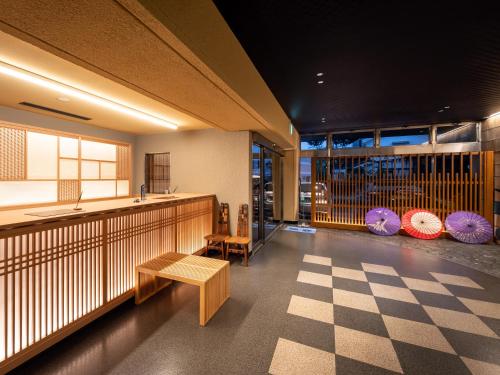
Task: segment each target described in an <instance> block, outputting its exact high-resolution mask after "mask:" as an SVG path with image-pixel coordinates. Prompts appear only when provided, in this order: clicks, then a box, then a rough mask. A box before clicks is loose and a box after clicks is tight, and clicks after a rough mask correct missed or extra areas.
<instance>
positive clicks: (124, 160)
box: [116, 145, 130, 180]
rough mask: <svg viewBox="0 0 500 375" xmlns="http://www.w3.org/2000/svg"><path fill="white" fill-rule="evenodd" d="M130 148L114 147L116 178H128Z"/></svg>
mask: <svg viewBox="0 0 500 375" xmlns="http://www.w3.org/2000/svg"><path fill="white" fill-rule="evenodd" d="M129 152H130V147H129V146H123V145H118V146H117V147H116V178H117V179H118V180H128V179H129V178H130V164H129V160H130V155H129Z"/></svg>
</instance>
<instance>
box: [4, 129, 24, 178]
mask: <svg viewBox="0 0 500 375" xmlns="http://www.w3.org/2000/svg"><path fill="white" fill-rule="evenodd" d="M25 134H26V132H25V131H24V130H20V129H12V128H2V127H0V180H22V179H24V177H25V176H24V172H25V167H26V165H25V163H24V162H25V160H24V158H25V142H26V140H25Z"/></svg>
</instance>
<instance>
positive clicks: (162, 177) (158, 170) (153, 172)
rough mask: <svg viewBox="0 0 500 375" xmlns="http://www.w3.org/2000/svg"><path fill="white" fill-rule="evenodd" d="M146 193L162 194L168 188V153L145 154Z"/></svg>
mask: <svg viewBox="0 0 500 375" xmlns="http://www.w3.org/2000/svg"><path fill="white" fill-rule="evenodd" d="M144 166H145V168H144V170H145V174H146V175H145V178H144V181H146V193H156V194H163V193H165V191H166V190H167V189H169V188H170V152H159V153H154V154H146V158H145V161H144Z"/></svg>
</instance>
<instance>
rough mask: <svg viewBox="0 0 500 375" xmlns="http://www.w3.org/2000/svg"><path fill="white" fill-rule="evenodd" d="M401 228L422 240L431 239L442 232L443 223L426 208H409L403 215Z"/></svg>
mask: <svg viewBox="0 0 500 375" xmlns="http://www.w3.org/2000/svg"><path fill="white" fill-rule="evenodd" d="M402 222H403V229H404V230H405V232H406V233H408V234H409V235H410V236H412V237H415V238H420V239H423V240H432V239H434V238H437V237H439V235H440V234H441V233H442V232H443V223H441V220H439V218H438V217H437V216H436V215H434V214H433V213H432V212H430V211H427V210H420V209H416V210H410V211H408V212H407V213H405V214H404V215H403V220H402Z"/></svg>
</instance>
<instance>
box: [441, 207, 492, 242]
mask: <svg viewBox="0 0 500 375" xmlns="http://www.w3.org/2000/svg"><path fill="white" fill-rule="evenodd" d="M444 225H445V227H446V230H447V231H448V233H450V234H451V236H452V237H453V238H455V239H456V240H458V241H460V242H465V243H474V244H478V243H485V242H488V241H489V240H491V238H492V237H493V228H492V227H491V224H490V223H489V222H488V220H486V219H485V218H484V217H482V216H481V215H478V214H475V213H474V212H467V211H457V212H454V213H452V214H451V215H449V216H448V217H447V218H446V221H445V222H444Z"/></svg>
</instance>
